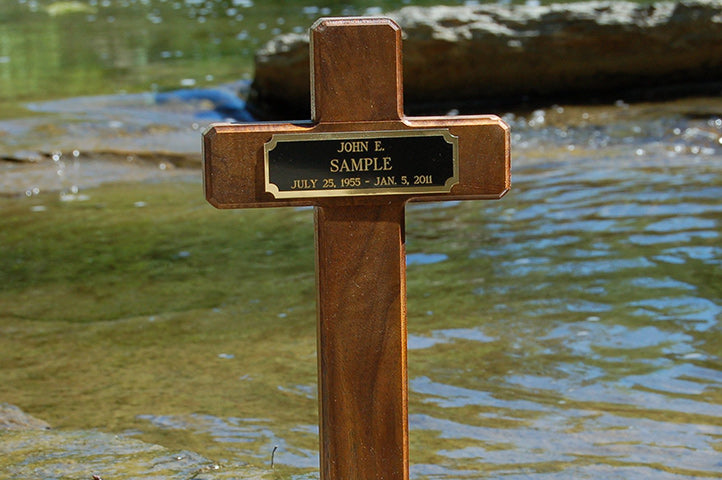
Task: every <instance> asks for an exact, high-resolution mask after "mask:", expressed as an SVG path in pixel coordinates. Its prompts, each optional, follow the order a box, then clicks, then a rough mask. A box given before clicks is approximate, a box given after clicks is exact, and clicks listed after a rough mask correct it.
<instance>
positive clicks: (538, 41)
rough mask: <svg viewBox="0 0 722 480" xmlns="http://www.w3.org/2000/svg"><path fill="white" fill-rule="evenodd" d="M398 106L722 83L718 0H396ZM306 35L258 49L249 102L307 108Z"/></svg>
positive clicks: (267, 111) (288, 110)
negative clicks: (524, 0)
mask: <svg viewBox="0 0 722 480" xmlns="http://www.w3.org/2000/svg"><path fill="white" fill-rule="evenodd" d="M389 16H390V17H391V18H393V19H395V20H396V21H397V22H398V23H399V24H400V25H401V27H402V29H403V31H404V43H403V58H404V97H405V104H406V110H407V112H408V113H413V112H431V111H443V109H444V108H459V107H463V106H470V105H473V106H479V107H481V106H486V107H488V106H496V105H500V104H504V105H509V104H518V103H522V102H531V103H536V102H543V101H545V100H553V101H565V100H572V101H579V100H581V101H589V100H593V99H594V97H607V98H612V99H614V98H615V97H616V98H625V97H629V96H630V95H633V94H634V92H636V94H640V92H642V95H645V93H644V92H656V93H658V94H659V93H662V94H664V93H665V92H666V93H671V94H674V95H679V94H684V93H690V92H692V91H693V90H694V89H699V87H700V86H702V89H703V90H709V89H711V91H712V92H714V93H719V92H720V85H722V41H720V39H721V38H722V3H721V2H719V1H715V0H692V1H680V2H676V3H671V2H663V3H654V4H647V5H641V4H638V3H630V2H616V1H615V2H612V1H606V2H584V3H571V4H554V5H547V6H531V5H518V6H517V5H510V6H504V5H476V6H458V7H445V6H439V7H430V8H422V7H405V8H403V9H401V10H399V11H397V12H394V13H391V14H389ZM308 63H309V61H308V36H307V35H297V34H288V35H281V36H279V37H277V38H275V39H273V40H272V41H270V42H269V43H268V44H266V45H265V46H264V47H263V48H261V49H260V50H259V51H258V53H257V55H256V75H255V79H254V82H253V85H252V87H251V92H250V94H249V102H248V103H249V105H248V107H249V109H250V110H251V111H252V112H253V113H254V114H255V115H257V116H259V117H261V118H308V117H309V106H308V105H309V66H308Z"/></svg>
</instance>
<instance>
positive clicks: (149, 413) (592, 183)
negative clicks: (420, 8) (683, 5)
mask: <svg viewBox="0 0 722 480" xmlns="http://www.w3.org/2000/svg"><path fill="white" fill-rule="evenodd" d="M106 3H107V4H108V5H107V6H103V4H102V3H98V4H94V5H95V8H96V13H94V14H93V15H95V16H96V18H95V20H94V21H93V22H91V21H90V20H88V19H87V18H86V17H85V15H91V14H89V13H82V14H79V13H74V14H72V15H73V16H70V15H71V14H68V16H64V15H57V16H56V17H52V18H54V19H56V20H52V21H53V22H55V21H60V20H58V19H60V18H65V19H66V20H63V21H69V20H68V19H70V18H76V19H81V20H82V19H84V18H85V20H83V21H87V22H88V24H87V25H92V24H94V22H98V21H99V20H98V19H99V18H103V17H102V15H105V14H107V13H108V12H107V11H106V10H104V9H110V8H111V7H112V8H115V10H114V11H113V12H114V13H113V16H114V17H115V19H116V20H115V21H114V22H107V21H105V23H101V24H99V25H102V27H103V28H115V27H113V25H120V24H122V23H123V22H122V21H121V19H122V18H124V15H126V14H127V16H128V18H130V17H131V16H132V15H130V13H132V14H136V13H137V12H138V9H144V8H159V9H166V10H167V11H168V12H171V11H175V10H174V7H173V5H175V4H177V5H184V3H182V2H175V3H172V2H152V1H150V2H132V1H130V0H129V1H128V2H127V4H121V3H119V2H118V3H116V2H106ZM187 3H188V2H186V4H187ZM195 3H198V2H195ZM225 3H226V4H228V5H224V7H225V8H237V9H238V10H239V11H241V10H242V11H243V15H244V16H245V17H244V18H248V16H250V15H251V12H252V11H253V12H255V11H258V12H261V11H263V10H262V9H265V8H280V4H278V5H277V6H276V7H265V6H261V5H255V6H254V7H252V8H251V7H245V6H243V5H241V4H242V3H243V2H240V3H239V4H238V5H235V6H230V3H232V2H230V3H229V2H225ZM206 4H207V5H216V6H218V5H221V3H220V2H206ZM206 4H204V5H206ZM12 5H14V7H13V8H14V9H15V10H13V9H10V10H9V11H10V12H13V11H16V10H17V11H22V12H23V15H25V13H27V11H28V10H29V9H31V5H33V3H31V2H29V1H28V2H20V1H18V2H17V3H16V2H13V3H12ZM34 5H37V10H38V11H37V12H36V13H33V14H32V15H30V18H36V17H33V15H38V16H40V15H41V14H42V15H46V16H45V17H43V18H45V19H48V20H49V19H50V17H49V16H48V14H47V13H42V12H41V9H42V8H46V7H48V6H49V5H50V3H49V2H47V3H43V2H37V3H35V4H34ZM72 5H74V6H72ZM72 5H71V7H68V6H67V5H66V7H65V8H75V9H82V8H85V6H86V5H91V4H90V2H78V3H77V4H72ZM199 5H200V4H199ZM264 5H265V3H264ZM268 5H274V4H273V3H269V4H268ZM186 6H187V5H186ZM56 8H60V7H56ZM194 8H195V7H194ZM198 8H208V7H207V6H206V7H200V6H199V7H198ZM303 8H304V6H303V5H302V4H300V3H299V4H297V5H296V6H294V7H292V8H291V9H290V11H294V9H296V10H295V11H298V10H300V11H301V13H302V15H301V16H300V17H299V18H300V19H299V20H298V22H299V24H300V23H303V22H305V23H310V17H312V16H314V15H315V13H311V12H310V11H309V13H307V14H306V13H303V12H304V10H303ZM322 8H329V9H332V10H333V9H334V8H336V9H342V8H347V7H343V6H339V5H329V6H326V7H319V9H322ZM354 8H356V9H357V10H359V11H363V10H364V9H366V8H368V7H367V6H362V5H358V6H355V7H354ZM166 10H162V12H166ZM179 10H180V12H181V13H183V14H184V15H188V16H189V15H190V11H191V10H193V9H191V8H190V7H188V8H185V7H184V8H179ZM108 11H109V10H108ZM5 12H7V11H3V14H4V15H7V13H5ZM101 12H102V15H101ZM129 12H130V13H129ZM333 12H336V10H333ZM78 15H80V16H78ZM163 15H164V16H163V21H162V22H159V23H153V22H152V21H147V22H146V20H147V17H146V16H144V15H143V16H140V17H138V18H141V19H143V20H141V21H138V20H137V19H136V23H142V25H146V26H147V27H148V28H149V29H151V28H156V26H159V25H163V24H164V23H165V22H170V20H169V18H170V17H167V16H165V13H163ZM168 15H170V13H168ZM259 15H261V14H260V13H259ZM263 15H266V14H265V13H264V14H263ZM279 15H280V14H279ZM304 15H305V16H304ZM179 16H182V15H180V14H179ZM203 16H204V17H205V18H207V20H206V21H205V23H203V22H199V21H198V19H197V18H196V17H193V19H190V20H189V21H191V20H192V22H195V23H194V25H208V24H209V22H210V23H212V21H213V20H212V18H213V16H212V15H205V14H204V15H203ZM291 17H292V15H291V14H290V13H289V14H288V17H284V18H288V20H286V21H285V23H283V24H282V25H283V27H279V28H282V29H285V28H291V29H292V28H293V22H292V21H291V20H290V18H291ZM23 18H24V17H23ZM38 18H39V17H38ZM198 18H200V17H198ZM265 18H266V20H265V22H266V25H267V26H266V29H265V30H263V31H264V32H265V31H269V30H273V28H269V26H270V25H271V24H272V21H271V20H268V19H274V18H281V17H277V16H276V14H273V15H270V16H266V17H265ZM36 19H37V18H36ZM128 21H130V20H128ZM2 25H3V26H2V27H0V28H5V29H11V30H12V29H20V28H21V27H20V26H19V25H14V26H13V25H12V24H6V23H3V24H2ZM83 25H86V24H83ZM87 25H86V26H87ZM168 25H169V24H168ZM23 28H25V27H23ZM158 28H160V27H158ZM234 28H236V27H234ZM274 28H275V27H274ZM89 29H90V30H92V28H90V27H89ZM59 38H64V36H63V35H61V36H60V37H59ZM122 38H126V37H122ZM128 38H130V37H128ZM143 38H145V37H143ZM254 38H256V37H255V36H254ZM258 38H260V37H258ZM126 40H127V38H126ZM246 40H248V41H249V42H254V41H255V40H251V39H244V40H243V41H246ZM26 41H28V42H31V41H34V40H30V39H27V40H26ZM63 41H65V40H63ZM238 41H240V40H238ZM259 41H260V40H259ZM61 43H62V42H61ZM77 43H79V44H80V43H86V42H79V41H78V42H77ZM121 43H122V42H121ZM151 43H153V42H151ZM3 45H5V44H4V43H3ZM93 48H94V47H93ZM159 48H162V49H159V50H158V52H160V53H158V58H160V59H161V60H158V62H157V63H152V65H151V64H148V65H151V66H149V67H148V71H149V72H150V71H153V72H155V71H156V70H157V69H158V67H159V65H165V64H166V61H167V63H168V64H174V63H175V62H177V63H178V64H181V63H182V60H177V58H180V59H183V58H187V57H188V54H187V53H183V54H182V55H180V56H179V57H177V58H176V57H172V58H167V59H163V55H162V54H161V53H162V52H163V51H169V52H170V51H175V50H176V47H168V46H162V47H159ZM234 48H235V47H234ZM121 50H122V49H121ZM119 51H120V50H119ZM181 51H183V52H185V51H184V50H181ZM3 56H5V57H7V56H8V54H7V53H2V52H0V58H2V57H3ZM219 58H225V57H222V56H220V57H219ZM16 60H17V57H16V56H15V55H14V54H13V55H11V59H10V60H7V61H5V60H0V68H3V66H4V65H5V66H7V65H9V64H12V63H13V62H16ZM3 62H4V63H3ZM219 62H221V63H224V62H226V60H219ZM61 63H62V62H61ZM200 64H202V62H201V63H200ZM198 65H199V64H195V65H191V66H189V67H188V68H190V69H191V70H190V71H191V73H192V74H188V75H186V72H184V71H182V70H180V69H179V70H173V68H171V67H169V68H170V69H171V70H173V72H172V73H171V74H169V76H168V77H167V78H168V79H169V80H168V84H167V86H181V80H183V79H184V78H195V79H196V86H201V85H204V84H205V83H204V82H206V81H207V82H208V84H209V85H211V84H214V83H216V82H225V81H226V80H228V81H230V80H237V79H238V76H234V75H233V74H230V73H229V75H228V77H227V78H221V77H220V76H217V77H214V79H212V80H211V79H209V80H205V77H204V76H203V75H204V74H205V73H206V72H205V71H204V69H203V68H199V66H198ZM65 68H66V67H63V72H64V73H63V75H66V74H68V72H72V69H73V68H76V67H72V66H71V67H67V68H68V69H69V70H65ZM77 68H78V69H79V70H78V71H81V70H82V71H85V70H86V67H80V66H78V67H77ZM135 68H136V67H133V68H131V69H130V70H128V72H131V73H132V75H130V76H132V77H135V73H137V72H138V71H139V70H134V69H135ZM183 68H185V67H183ZM160 70H162V69H160ZM154 75H155V73H154ZM159 75H160V73H159ZM70 76H71V77H72V75H70ZM2 78H7V75H5V76H2ZM118 78H122V76H121V77H118ZM126 78H127V77H126ZM137 78H138V79H140V78H141V76H137ZM114 81H115V80H109V81H108V82H106V85H105V86H102V87H97V88H98V92H97V93H104V94H105V95H103V96H100V97H96V96H91V97H82V98H63V99H58V100H52V101H45V100H44V99H43V98H42V97H44V96H46V93H45V92H44V89H43V88H40V90H35V91H32V89H31V88H30V87H31V85H32V84H33V82H28V84H29V86H28V88H29V89H30V90H31V92H30V93H29V94H28V95H29V96H28V97H27V98H28V100H32V101H31V102H30V101H28V102H20V103H18V105H19V106H18V109H19V110H16V111H15V112H16V113H17V112H18V111H20V110H21V111H22V112H23V113H22V114H21V115H17V116H15V117H13V116H10V115H9V114H7V115H4V116H5V119H4V120H3V121H2V122H0V132H5V134H0V145H2V148H3V152H13V155H17V154H18V152H20V153H22V152H25V153H22V154H23V155H27V156H33V155H37V156H38V157H37V160H38V161H39V163H38V164H27V163H14V162H2V165H1V167H2V174H1V176H0V178H2V183H0V188H2V190H0V192H2V195H0V225H2V228H0V285H2V287H0V385H2V388H1V389H0V402H9V403H12V404H16V405H19V406H20V407H22V408H23V409H24V410H26V411H27V412H29V413H31V414H33V415H35V416H37V417H40V418H42V419H45V420H47V421H48V422H49V423H50V424H51V425H53V427H54V429H53V430H52V431H40V432H4V433H0V453H1V454H0V478H8V479H16V478H17V479H20V478H29V477H32V478H48V479H50V478H64V477H65V478H81V477H82V478H90V477H91V476H92V475H99V476H101V477H102V478H106V479H108V478H113V479H122V478H128V479H130V478H133V479H135V478H178V479H181V478H203V479H221V478H224V479H225V478H299V479H300V478H318V473H317V464H318V459H317V450H318V437H317V436H318V430H317V414H316V408H317V399H316V360H315V346H316V336H315V335H316V332H315V300H314V299H315V291H314V273H313V230H312V218H311V212H310V211H309V210H307V209H300V210H294V209H264V210H258V211H222V212H221V211H216V210H213V209H212V208H211V207H209V206H208V205H206V204H205V202H204V201H203V199H202V193H201V185H200V179H199V175H198V145H199V136H200V131H201V130H202V129H203V127H204V125H205V122H208V121H209V115H210V110H209V108H208V106H207V105H205V104H200V105H199V104H194V103H190V102H186V101H177V102H169V103H163V104H159V103H156V102H155V101H154V98H155V97H154V96H152V95H149V94H147V93H142V92H139V93H135V94H132V95H118V94H117V91H115V90H114V89H115V88H116V87H115V86H114V83H113V82H114ZM118 82H119V83H118V84H119V85H125V83H124V81H122V80H118ZM143 82H149V83H143ZM153 83H158V81H157V80H150V79H146V80H139V81H138V83H133V82H130V83H129V85H130V86H129V87H128V88H127V89H128V90H139V91H143V90H144V91H146V92H152V88H151V87H149V86H148V85H151V84H153ZM5 85H8V84H5ZM158 85H160V83H158ZM63 88H65V87H61V89H63ZM68 88H69V90H67V92H69V93H67V94H66V93H63V92H65V90H63V91H61V92H59V93H57V95H60V96H64V97H69V96H71V95H72V92H74V90H73V88H74V87H73V86H72V82H71V85H69V86H68ZM92 88H96V87H92ZM159 88H160V87H159ZM0 91H2V92H7V91H9V90H7V89H6V88H5V86H3V88H2V89H0ZM41 91H42V92H41ZM33 92H34V93H33ZM38 92H41V93H38ZM54 95H56V94H53V92H47V96H54ZM28 115H30V116H28ZM505 118H506V120H507V121H508V122H509V123H510V124H511V125H512V132H513V142H512V144H513V164H514V167H513V188H512V191H511V192H510V193H509V195H507V197H505V198H504V199H502V200H500V201H487V202H456V203H442V204H418V205H410V206H409V208H408V214H407V250H408V259H407V263H408V303H409V389H410V406H409V411H410V428H411V432H410V441H411V474H412V477H413V478H415V479H432V478H433V479H437V480H438V479H444V480H452V479H461V478H505V479H522V478H523V479H538V480H542V479H555V480H556V479H575V480H576V479H605V480H606V479H646V478H654V479H663V480H667V479H674V480H681V479H690V478H700V479H702V478H719V477H721V476H722V359H721V358H720V352H722V328H721V320H722V247H721V246H720V245H722V239H721V238H720V237H721V236H722V226H721V223H722V101H721V100H720V99H719V98H701V99H684V100H679V101H675V102H668V103H658V104H634V105H628V104H626V103H625V102H623V101H619V102H617V104H615V105H609V106H596V107H590V106H551V107H548V108H544V109H541V110H538V111H534V112H515V113H514V114H512V113H508V114H505ZM59 119H60V120H59ZM38 133H40V134H38ZM164 147H166V148H164ZM59 172H62V174H59ZM73 187H75V189H74V188H73ZM275 447H278V448H277V449H276V450H275V452H274V448H275ZM272 456H273V459H274V464H275V467H274V468H271V466H270V463H271V458H272Z"/></svg>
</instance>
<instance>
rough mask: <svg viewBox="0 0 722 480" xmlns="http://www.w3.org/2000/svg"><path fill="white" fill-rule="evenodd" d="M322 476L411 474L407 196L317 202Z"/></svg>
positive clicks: (367, 479) (399, 478)
mask: <svg viewBox="0 0 722 480" xmlns="http://www.w3.org/2000/svg"><path fill="white" fill-rule="evenodd" d="M315 212H316V279H317V287H318V292H319V294H318V363H319V365H318V370H319V421H320V432H321V446H320V458H321V478H322V479H325V480H331V479H348V480H352V479H354V480H372V479H374V480H375V479H388V480H403V479H406V478H408V425H407V417H408V415H407V411H406V408H407V379H406V278H405V261H406V259H405V250H404V238H403V237H404V232H403V225H404V204H403V202H400V201H398V200H396V201H394V202H393V203H391V204H388V205H381V206H369V207H362V208H359V207H333V208H324V207H317V208H316V210H315Z"/></svg>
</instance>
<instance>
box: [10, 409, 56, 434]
mask: <svg viewBox="0 0 722 480" xmlns="http://www.w3.org/2000/svg"><path fill="white" fill-rule="evenodd" d="M49 428H50V425H48V424H47V423H46V422H44V421H42V420H38V419H37V418H35V417H32V416H30V415H28V414H27V413H25V412H23V411H22V410H20V409H19V408H18V407H16V406H15V405H10V404H8V403H0V431H2V430H47V429H49Z"/></svg>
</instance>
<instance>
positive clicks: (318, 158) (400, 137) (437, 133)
mask: <svg viewBox="0 0 722 480" xmlns="http://www.w3.org/2000/svg"><path fill="white" fill-rule="evenodd" d="M263 150H264V164H265V170H266V172H265V175H266V178H265V180H266V191H267V192H268V193H270V194H272V195H273V196H274V197H275V198H303V197H340V196H348V195H394V194H414V193H443V192H449V191H451V187H453V186H454V185H456V184H457V183H459V165H458V150H459V146H458V138H457V137H455V136H454V135H452V134H451V133H449V131H448V130H446V129H429V130H398V131H397V130H393V131H378V132H342V133H335V132H334V133H310V134H303V133H296V134H293V133H291V134H283V133H282V134H276V135H273V137H272V138H271V141H270V142H268V143H266V144H265V145H264V146H263Z"/></svg>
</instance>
